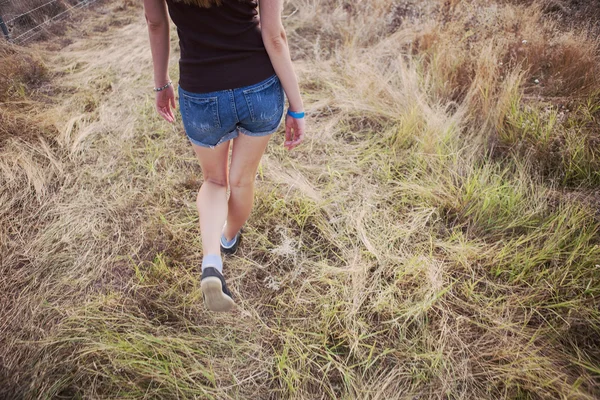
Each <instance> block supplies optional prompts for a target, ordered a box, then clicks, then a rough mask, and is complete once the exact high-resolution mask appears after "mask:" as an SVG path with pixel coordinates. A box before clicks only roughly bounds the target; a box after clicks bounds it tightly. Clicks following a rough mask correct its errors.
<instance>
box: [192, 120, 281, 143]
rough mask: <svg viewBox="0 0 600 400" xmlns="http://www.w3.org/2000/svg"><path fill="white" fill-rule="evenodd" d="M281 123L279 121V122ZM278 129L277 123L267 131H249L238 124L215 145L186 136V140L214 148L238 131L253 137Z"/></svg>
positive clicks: (231, 137)
mask: <svg viewBox="0 0 600 400" xmlns="http://www.w3.org/2000/svg"><path fill="white" fill-rule="evenodd" d="M280 124H281V123H280ZM278 129H279V125H277V127H275V129H271V130H270V131H267V132H250V131H249V130H247V129H245V128H242V127H241V126H238V127H237V128H236V129H234V130H232V131H231V132H229V133H228V134H226V135H225V136H223V137H222V138H221V140H219V142H218V143H217V144H215V145H212V144H206V143H202V142H200V141H198V140H196V139H192V138H191V137H189V136H187V135H186V136H187V138H188V140H189V141H190V142H191V143H192V144H195V145H196V146H200V147H206V148H209V149H214V148H215V147H217V146H219V145H221V144H223V143H225V142H228V141H230V140H232V139H235V138H236V137H238V136H239V133H242V134H244V135H246V136H254V137H261V136H268V135H272V134H273V133H275V132H277V130H278Z"/></svg>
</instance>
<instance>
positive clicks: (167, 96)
mask: <svg viewBox="0 0 600 400" xmlns="http://www.w3.org/2000/svg"><path fill="white" fill-rule="evenodd" d="M171 107H172V108H171ZM173 110H175V91H174V90H173V85H169V87H167V88H166V89H164V90H161V91H160V92H156V111H158V113H159V114H160V115H161V117H163V118H164V119H166V120H167V121H168V122H171V123H172V122H175V114H173Z"/></svg>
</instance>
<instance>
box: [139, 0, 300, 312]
mask: <svg viewBox="0 0 600 400" xmlns="http://www.w3.org/2000/svg"><path fill="white" fill-rule="evenodd" d="M282 2H283V0H259V1H257V0H144V10H145V14H146V21H147V23H148V31H149V35H150V46H151V49H152V59H153V62H154V83H155V89H154V90H155V91H156V109H157V111H158V113H159V114H160V115H161V116H162V117H163V118H164V119H166V120H167V121H169V122H173V121H174V120H175V116H174V114H173V110H174V109H175V91H174V89H173V85H172V83H171V80H170V79H169V76H168V60H169V51H170V47H169V42H170V40H169V17H168V15H170V17H171V19H172V20H173V22H174V23H175V25H176V26H177V33H178V36H179V43H180V47H181V58H180V61H179V69H180V80H179V106H180V111H181V116H182V120H183V125H184V128H185V131H186V134H187V136H188V139H189V140H190V142H191V144H192V147H193V149H194V152H195V153H196V156H197V157H198V160H199V161H200V165H201V167H202V174H203V176H204V183H203V184H202V187H201V188H200V191H199V192H198V198H197V201H196V205H197V207H198V213H199V214H200V232H201V235H202V250H203V260H202V278H201V288H202V293H203V296H204V301H205V304H206V306H207V307H208V309H210V310H212V311H228V310H230V309H231V308H232V307H233V306H234V301H233V299H232V297H231V293H230V292H229V290H228V289H227V286H226V284H225V279H224V278H223V261H222V259H221V252H223V253H228V254H231V253H233V252H235V250H236V249H237V246H238V244H239V242H240V234H241V229H242V226H243V225H244V223H245V222H246V220H247V219H248V216H249V215H250V211H251V209H252V204H253V197H254V179H255V177H256V172H257V169H258V164H259V162H260V159H261V157H262V155H263V153H264V151H265V149H266V147H267V143H268V141H269V138H270V137H271V136H272V134H273V133H274V132H275V131H276V130H277V129H278V127H279V125H280V123H281V117H282V116H283V112H284V102H285V98H284V97H285V96H284V91H285V95H287V99H288V101H289V107H288V111H287V113H286V114H287V115H286V118H285V142H284V146H285V147H286V148H287V149H288V150H291V149H293V148H294V147H296V146H298V145H299V144H300V143H301V142H302V140H303V139H304V105H303V103H302V98H301V97H300V89H299V87H298V82H297V80H296V75H295V73H294V69H293V66H292V61H291V58H290V53H289V48H288V45H287V39H286V35H285V31H284V29H283V25H282V23H281V12H282V8H283V6H282ZM258 7H260V21H259V18H258V10H257V9H258ZM231 142H233V145H232V146H231V147H232V154H231V165H230V166H228V157H229V148H230V143H231ZM228 187H229V188H230V195H229V199H228V198H227V188H228Z"/></svg>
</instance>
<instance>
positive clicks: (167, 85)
mask: <svg viewBox="0 0 600 400" xmlns="http://www.w3.org/2000/svg"><path fill="white" fill-rule="evenodd" d="M171 83H173V82H171V81H169V82H167V84H166V85H165V86H163V87H159V88H154V91H155V92H162V91H163V90H165V89H166V88H168V87H169V86H170V85H171Z"/></svg>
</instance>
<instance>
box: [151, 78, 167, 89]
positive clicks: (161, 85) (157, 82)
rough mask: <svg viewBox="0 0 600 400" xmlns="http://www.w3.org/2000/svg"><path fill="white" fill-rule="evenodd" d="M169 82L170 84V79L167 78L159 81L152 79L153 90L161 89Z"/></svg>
mask: <svg viewBox="0 0 600 400" xmlns="http://www.w3.org/2000/svg"><path fill="white" fill-rule="evenodd" d="M169 82H171V78H169V77H168V76H164V77H162V78H160V79H154V87H155V88H159V87H163V86H165V85H166V84H168V83H169Z"/></svg>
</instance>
